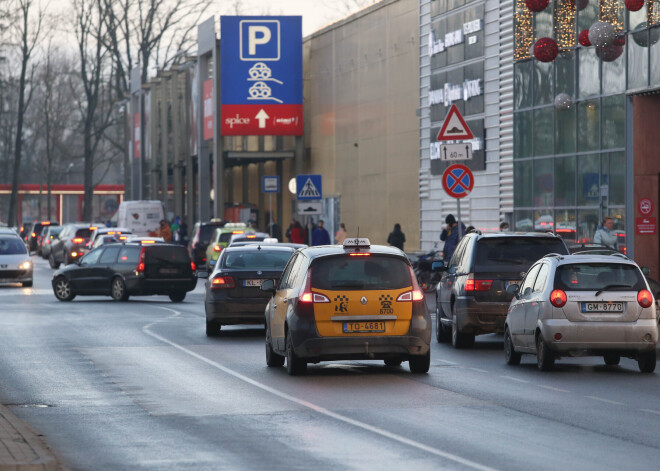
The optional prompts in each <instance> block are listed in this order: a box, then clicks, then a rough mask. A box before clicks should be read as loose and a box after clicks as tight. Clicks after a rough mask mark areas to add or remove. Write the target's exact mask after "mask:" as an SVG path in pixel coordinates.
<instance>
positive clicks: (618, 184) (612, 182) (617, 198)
mask: <svg viewBox="0 0 660 471" xmlns="http://www.w3.org/2000/svg"><path fill="white" fill-rule="evenodd" d="M608 161H609V171H608V173H609V176H608V185H609V191H608V199H609V205H610V206H615V205H623V204H625V202H626V196H625V188H626V154H625V152H611V153H610V154H609V159H608Z"/></svg>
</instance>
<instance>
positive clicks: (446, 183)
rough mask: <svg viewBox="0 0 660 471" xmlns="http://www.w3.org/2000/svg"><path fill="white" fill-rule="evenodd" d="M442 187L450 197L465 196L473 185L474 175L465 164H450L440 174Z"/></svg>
mask: <svg viewBox="0 0 660 471" xmlns="http://www.w3.org/2000/svg"><path fill="white" fill-rule="evenodd" d="M442 187H443V188H444V189H445V191H446V192H447V194H448V195H449V196H451V197H452V198H465V197H466V196H467V195H469V194H470V192H471V191H472V188H473V187H474V175H472V171H471V170H470V169H469V168H467V167H466V166H465V165H462V164H454V165H450V166H449V167H447V170H445V173H443V174H442Z"/></svg>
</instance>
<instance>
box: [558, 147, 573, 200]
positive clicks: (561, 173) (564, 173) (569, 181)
mask: <svg viewBox="0 0 660 471" xmlns="http://www.w3.org/2000/svg"><path fill="white" fill-rule="evenodd" d="M554 160H555V206H575V185H576V182H575V176H576V173H575V157H563V158H559V159H554Z"/></svg>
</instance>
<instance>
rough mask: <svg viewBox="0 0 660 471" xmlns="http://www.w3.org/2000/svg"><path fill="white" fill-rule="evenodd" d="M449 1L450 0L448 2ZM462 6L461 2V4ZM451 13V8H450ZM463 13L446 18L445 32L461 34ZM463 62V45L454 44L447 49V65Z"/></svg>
mask: <svg viewBox="0 0 660 471" xmlns="http://www.w3.org/2000/svg"><path fill="white" fill-rule="evenodd" d="M450 1H451V0H450ZM461 4H463V2H461ZM450 11H451V7H450ZM463 18H464V15H463V13H459V14H456V15H451V16H449V17H448V18H447V31H448V32H449V33H453V32H454V31H460V34H461V35H462V34H463ZM464 60H465V45H464V43H461V44H456V45H454V46H449V47H447V65H451V64H458V63H459V62H463V61H464Z"/></svg>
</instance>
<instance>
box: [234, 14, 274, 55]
mask: <svg viewBox="0 0 660 471" xmlns="http://www.w3.org/2000/svg"><path fill="white" fill-rule="evenodd" d="M239 43H240V47H241V60H242V61H278V60H280V57H281V52H282V51H281V47H282V41H281V32H280V21H279V20H255V19H252V20H241V21H240V37H239Z"/></svg>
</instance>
